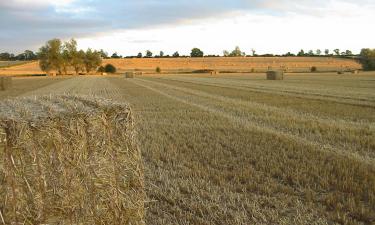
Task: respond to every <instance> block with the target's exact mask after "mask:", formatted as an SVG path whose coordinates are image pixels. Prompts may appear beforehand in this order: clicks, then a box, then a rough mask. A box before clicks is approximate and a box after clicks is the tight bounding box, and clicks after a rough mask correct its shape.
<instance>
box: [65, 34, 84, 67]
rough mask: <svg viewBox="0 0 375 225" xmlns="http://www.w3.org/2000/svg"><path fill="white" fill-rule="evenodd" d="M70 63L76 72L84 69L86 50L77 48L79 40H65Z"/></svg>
mask: <svg viewBox="0 0 375 225" xmlns="http://www.w3.org/2000/svg"><path fill="white" fill-rule="evenodd" d="M65 50H66V51H67V60H68V63H69V64H70V65H71V66H72V67H73V69H74V71H75V72H76V74H78V73H79V72H80V71H82V70H83V69H84V60H85V52H84V51H82V50H81V51H78V50H77V41H76V40H74V39H71V40H70V41H68V42H65Z"/></svg>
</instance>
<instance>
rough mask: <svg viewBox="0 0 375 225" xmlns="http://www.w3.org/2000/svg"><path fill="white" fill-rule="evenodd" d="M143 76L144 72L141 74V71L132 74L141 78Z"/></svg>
mask: <svg viewBox="0 0 375 225" xmlns="http://www.w3.org/2000/svg"><path fill="white" fill-rule="evenodd" d="M144 74H145V72H141V71H137V72H134V75H136V76H142V75H144Z"/></svg>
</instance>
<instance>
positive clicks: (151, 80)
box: [0, 74, 375, 224]
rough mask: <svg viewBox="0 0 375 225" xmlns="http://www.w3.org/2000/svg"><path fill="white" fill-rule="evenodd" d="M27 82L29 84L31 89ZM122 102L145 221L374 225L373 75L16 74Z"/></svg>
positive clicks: (20, 89)
mask: <svg viewBox="0 0 375 225" xmlns="http://www.w3.org/2000/svg"><path fill="white" fill-rule="evenodd" d="M26 84H27V85H26ZM14 86H15V87H14V90H11V91H5V92H0V98H5V97H13V96H20V97H22V96H32V95H42V94H43V95H44V94H55V93H77V94H93V95H98V96H101V97H106V98H110V99H114V100H117V101H126V102H129V103H130V104H131V106H132V108H133V110H134V112H135V115H136V119H137V127H138V138H139V143H140V145H141V149H142V152H143V158H144V162H145V167H146V185H147V187H146V188H147V196H148V201H147V203H146V207H147V218H146V219H147V223H148V224H329V223H331V222H335V223H345V222H348V223H352V224H361V223H362V224H372V223H375V92H374V90H375V75H373V74H369V75H367V74H366V75H347V76H338V75H333V74H332V75H287V76H286V80H284V81H266V80H264V76H263V75H262V76H260V75H236V74H235V75H220V76H217V77H215V78H213V77H210V76H207V75H194V76H186V75H170V76H143V77H138V78H136V79H124V78H121V77H116V76H111V77H100V76H87V77H83V76H80V77H72V78H60V79H58V78H55V79H52V78H29V79H27V80H26V78H22V79H21V78H18V79H15V81H14Z"/></svg>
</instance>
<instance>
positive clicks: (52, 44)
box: [38, 39, 63, 73]
mask: <svg viewBox="0 0 375 225" xmlns="http://www.w3.org/2000/svg"><path fill="white" fill-rule="evenodd" d="M62 49H63V45H62V43H61V40H60V39H52V40H49V41H47V43H46V44H45V45H44V46H42V47H41V48H40V49H39V52H38V57H39V67H40V69H41V70H42V71H45V72H47V73H49V72H50V71H53V70H55V71H61V68H62V64H63V58H62V55H61V52H62Z"/></svg>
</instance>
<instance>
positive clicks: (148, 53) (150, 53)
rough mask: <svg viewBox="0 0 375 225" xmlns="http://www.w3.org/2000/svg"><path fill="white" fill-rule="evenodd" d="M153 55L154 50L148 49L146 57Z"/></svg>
mask: <svg viewBox="0 0 375 225" xmlns="http://www.w3.org/2000/svg"><path fill="white" fill-rule="evenodd" d="M151 57H152V52H151V51H150V50H147V51H146V58H151Z"/></svg>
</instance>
